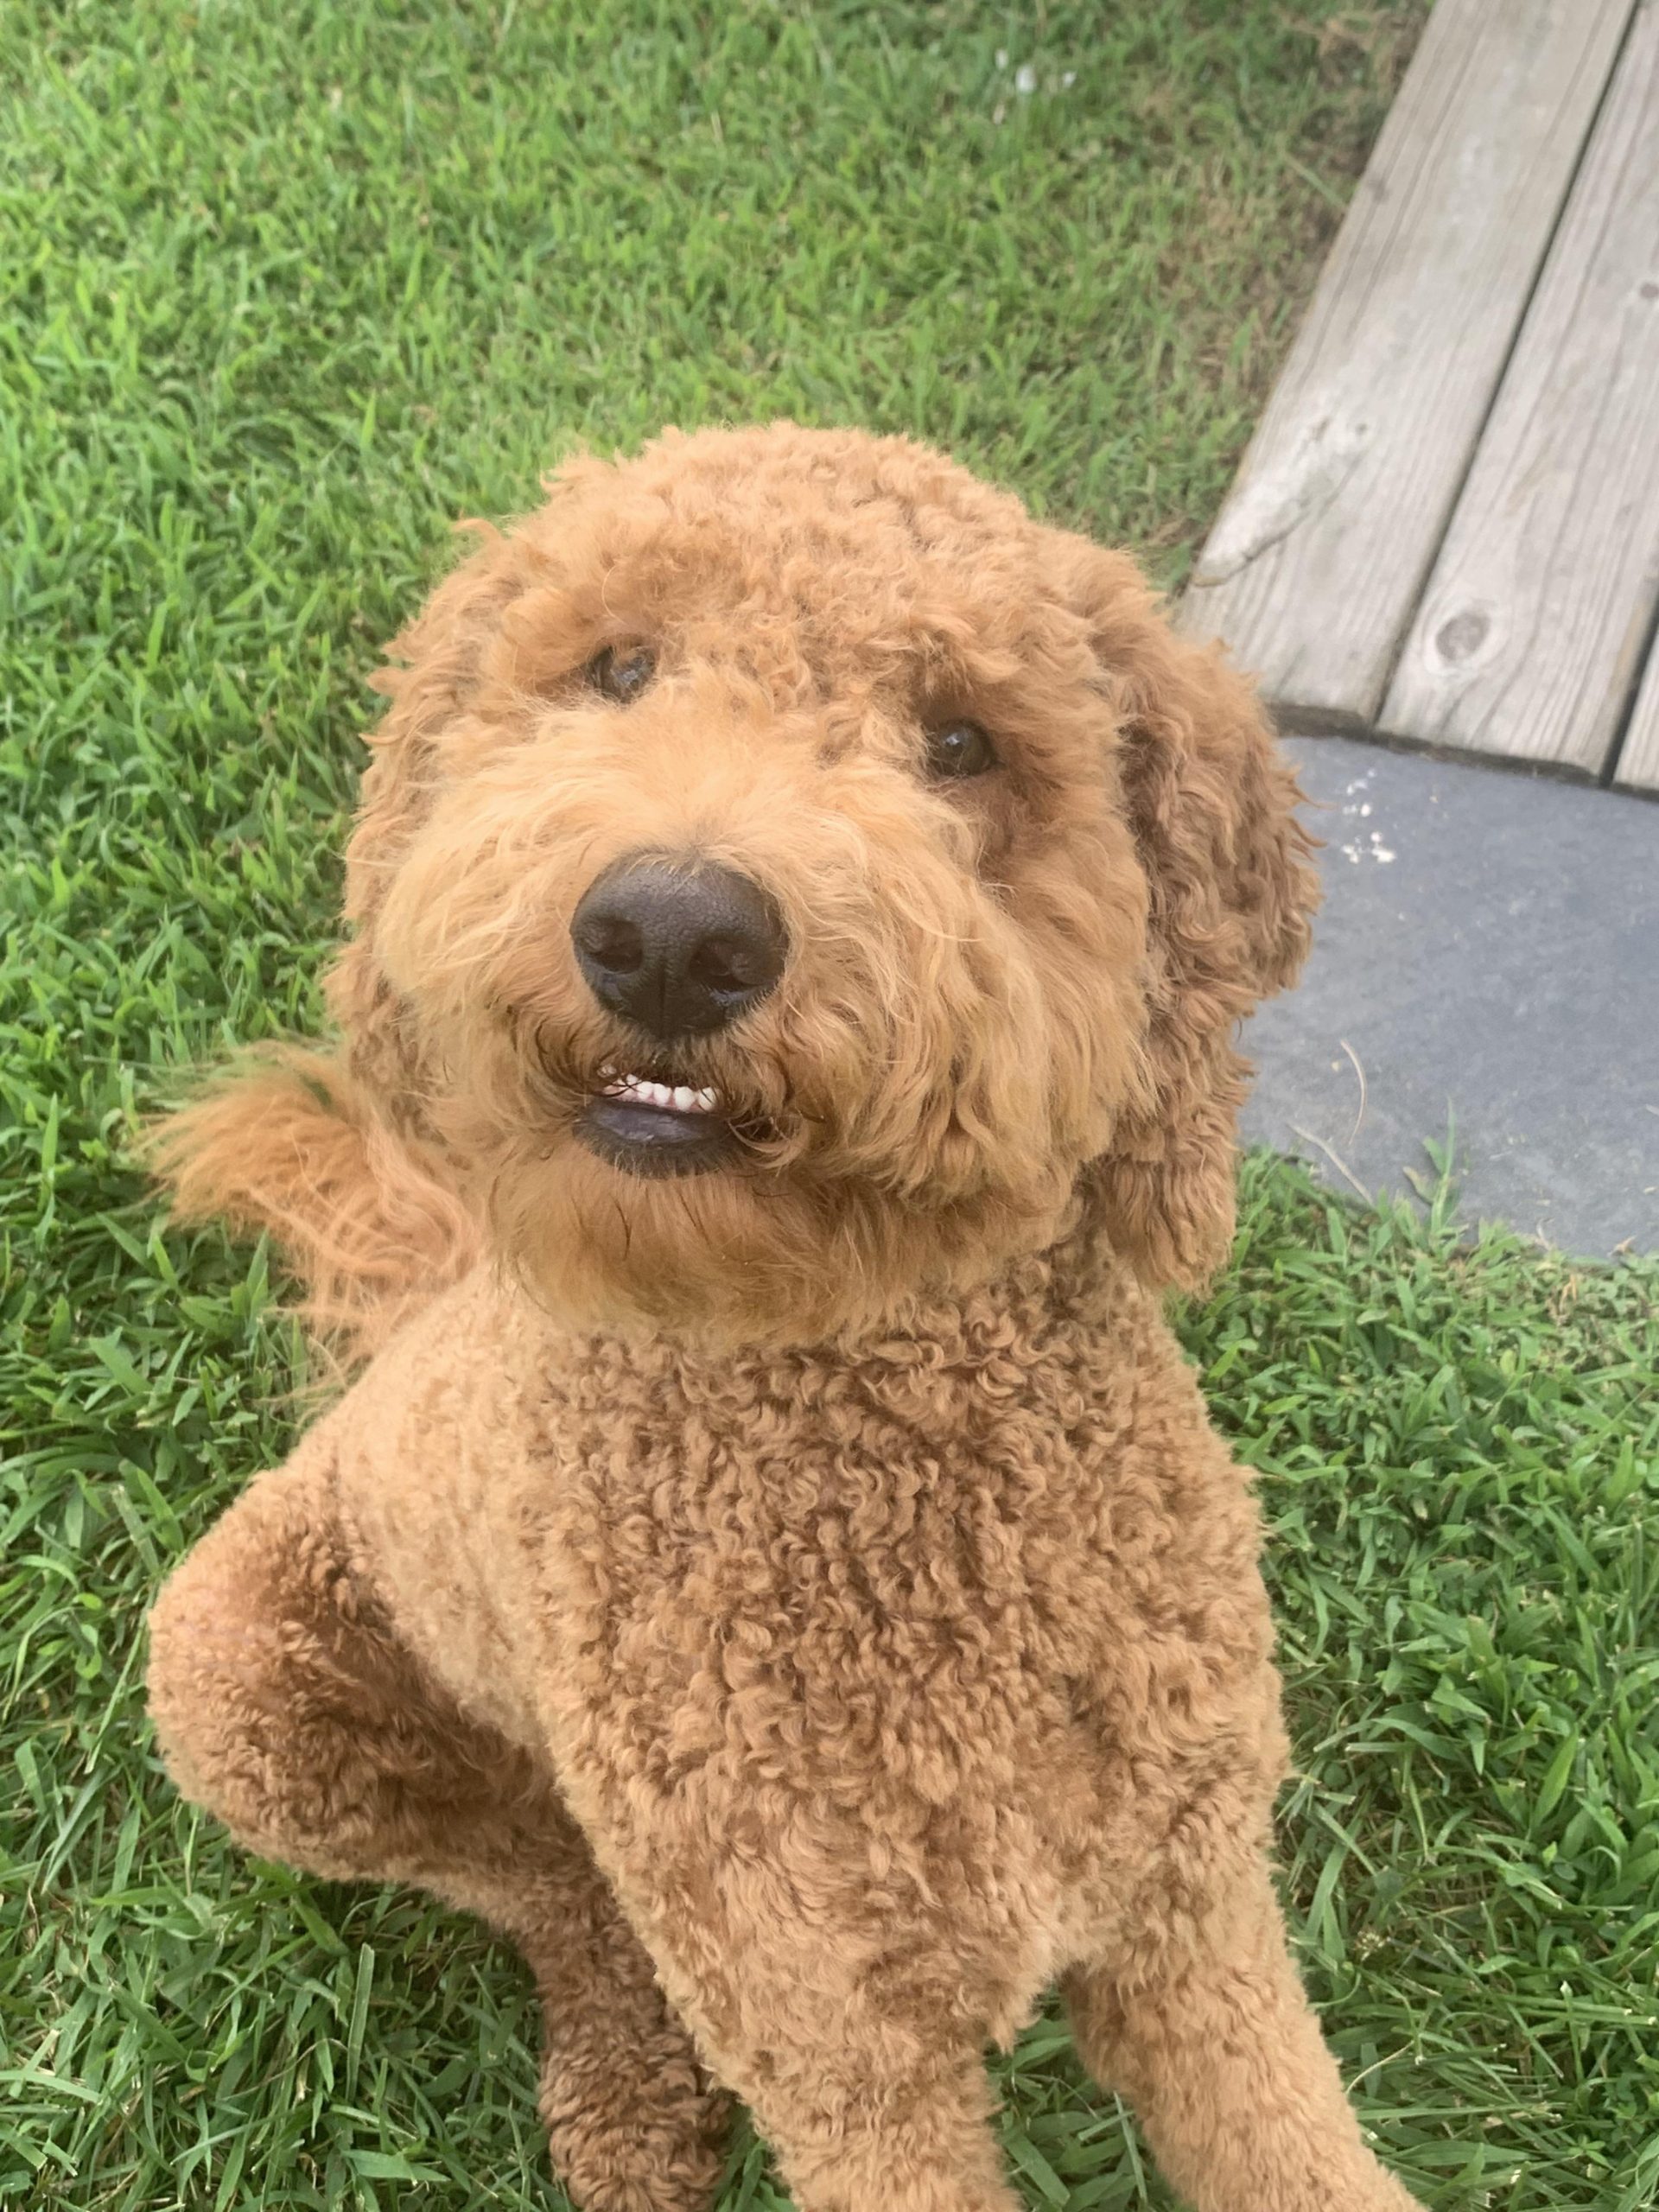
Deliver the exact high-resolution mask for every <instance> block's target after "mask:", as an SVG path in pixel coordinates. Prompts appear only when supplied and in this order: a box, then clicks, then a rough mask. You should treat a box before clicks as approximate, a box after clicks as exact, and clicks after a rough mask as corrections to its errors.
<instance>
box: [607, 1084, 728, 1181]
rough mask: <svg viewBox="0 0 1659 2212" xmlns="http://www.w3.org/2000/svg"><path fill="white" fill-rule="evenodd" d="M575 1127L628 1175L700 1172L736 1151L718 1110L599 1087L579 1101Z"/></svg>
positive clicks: (724, 1120) (724, 1162)
mask: <svg viewBox="0 0 1659 2212" xmlns="http://www.w3.org/2000/svg"><path fill="white" fill-rule="evenodd" d="M575 1133H576V1135H577V1136H578V1137H580V1138H581V1140H582V1142H583V1144H585V1145H586V1146H587V1147H588V1150H589V1151H590V1152H593V1153H596V1154H598V1155H599V1157H600V1158H601V1160H605V1161H607V1162H608V1164H609V1165H610V1166H613V1167H617V1168H620V1169H621V1170H622V1172H623V1173H625V1174H628V1175H646V1176H665V1175H701V1174H703V1173H706V1172H707V1171H708V1170H709V1169H710V1168H715V1167H721V1166H729V1165H730V1164H731V1162H732V1161H733V1160H736V1159H737V1158H738V1157H739V1154H740V1151H741V1147H740V1146H739V1143H738V1139H737V1135H736V1132H735V1131H734V1128H733V1127H732V1125H731V1123H730V1122H728V1121H727V1120H726V1118H725V1117H724V1116H723V1115H719V1114H715V1113H711V1112H709V1111H707V1110H706V1109H704V1110H700V1111H699V1110H694V1111H690V1112H686V1111H683V1110H682V1109H679V1108H678V1107H674V1106H658V1105H654V1104H652V1105H647V1104H642V1103H638V1102H636V1101H634V1100H632V1099H628V1098H619V1097H615V1096H608V1095H607V1094H606V1093H604V1092H601V1093H600V1094H599V1096H596V1097H594V1098H590V1099H589V1100H588V1103H587V1105H586V1106H584V1107H583V1109H582V1112H581V1113H580V1114H579V1115H578V1116H577V1117H576V1124H575Z"/></svg>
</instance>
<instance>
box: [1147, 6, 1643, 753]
mask: <svg viewBox="0 0 1659 2212" xmlns="http://www.w3.org/2000/svg"><path fill="white" fill-rule="evenodd" d="M1634 4H1635V0H1503V4H1502V5H1498V6H1495V5H1493V4H1492V0H1440V4H1439V5H1438V6H1437V7H1436V9H1435V10H1434V13H1433V16H1431V17H1430V19H1429V22H1428V25H1427V29H1425V31H1424V33H1423V36H1422V39H1421V42H1420V44H1419V47H1418V50H1417V53H1416V54H1415V55H1414V59H1413V61H1412V65H1411V67H1410V69H1409V70H1408V73H1407V76H1406V80H1405V83H1404V85H1403V86H1402V88H1401V92H1400V96H1399V98H1398V99H1397V100H1396V101H1395V105H1394V108H1393V110H1392V111H1391V112H1390V114H1389V119H1388V121H1387V123H1386V124H1384V126H1383V133H1382V136H1381V137H1380V138H1379V140H1378V142H1377V145H1376V151H1375V152H1374V154H1373V156H1372V159H1371V163H1370V168H1368V170H1367V171H1366V174H1365V176H1364V177H1363V179H1362V181H1361V183H1360V186H1359V188H1358V191H1357V193H1356V194H1355V198H1354V201H1353V204H1352V206H1351V208H1350V210H1349V213H1348V215H1347V218H1346V219H1345V220H1344V225H1343V227H1342V231H1341V232H1340V234H1339V236H1338V240H1337V243H1336V245H1335V246H1334V247H1333V249H1332V254H1331V257H1330V260H1329V262H1328V263H1327V264H1326V268H1325V276H1324V277H1323V279H1322V281H1321V283H1320V285H1319V291H1318V293H1317V295H1316V296H1315V298H1314V301H1313V307H1312V308H1311V309H1310V311H1309V314H1308V316H1307V319H1306V322H1305V324H1304V325H1303V327H1302V330H1301V333H1300V336H1299V338H1298V340H1297V342H1296V345H1295V346H1294V349H1293V352H1292V354H1291V358H1290V360H1289V363H1288V364H1287V367H1286V370H1285V372H1284V374H1283V375H1282V376H1281V379H1280V382H1279V385H1278V386H1277V388H1276V390H1275V391H1274V396H1273V398H1272V400H1271V401H1270V403H1269V404H1268V410H1267V412H1266V414H1265V415H1264V416H1263V418H1262V423H1261V426H1260V428H1259V429H1258V430H1257V433H1256V435H1255V438H1254V440H1253V441H1252V442H1251V445H1250V449H1249V453H1248V454H1246V456H1245V461H1244V465H1243V468H1242V469H1241V471H1240V474H1239V478H1238V481H1237V483H1236V485H1235V486H1234V490H1233V493H1232V494H1231V496H1230V499H1229V500H1228V502H1227V505H1226V506H1225V507H1224V510H1223V512H1222V514H1221V517H1220V519H1219V520H1218V522H1217V525H1216V528H1215V530H1214V531H1213V532H1212V534H1211V538H1210V542H1209V543H1208V544H1207V545H1206V547H1205V551H1204V554H1203V556H1202V557H1201V559H1200V561H1199V563H1198V569H1197V571H1196V573H1195V575H1194V576H1193V579H1192V585H1191V587H1190V588H1189V589H1188V591H1187V594H1186V595H1185V600H1184V601H1183V604H1182V610H1181V620H1182V623H1183V626H1184V627H1185V628H1186V629H1187V630H1188V631H1189V632H1192V633H1193V634H1196V635H1200V636H1220V637H1224V638H1226V639H1228V640H1229V642H1230V645H1232V647H1233V649H1234V652H1236V656H1237V658H1239V660H1240V661H1241V662H1242V663H1243V664H1244V665H1245V666H1246V667H1249V668H1251V669H1253V670H1255V671H1256V673H1257V675H1258V676H1259V677H1261V679H1262V684H1263V688H1264V690H1266V692H1267V695H1268V697H1269V699H1271V700H1272V701H1274V703H1275V704H1276V705H1278V706H1279V708H1280V709H1281V713H1283V714H1284V715H1285V718H1286V719H1287V720H1288V721H1301V722H1303V723H1304V724H1309V723H1312V724H1318V723H1320V722H1322V723H1323V724H1324V725H1325V727H1326V728H1332V727H1338V726H1350V727H1351V726H1354V725H1359V726H1365V725H1368V724H1369V723H1370V722H1371V721H1372V720H1373V719H1374V717H1375V716H1376V712H1377V710H1378V709H1379V708H1380V706H1381V705H1382V702H1383V692H1384V689H1385V687H1386V684H1387V682H1388V677H1389V668H1390V664H1391V662H1392V660H1393V658H1394V655H1395V651H1396V648H1397V646H1398V645H1399V641H1400V639H1401V638H1402V635H1403V634H1404V632H1405V630H1406V628H1407V626H1408V623H1409V621H1410V620H1411V617H1412V614H1413V612H1414V607H1415V604H1416V601H1417V597H1418V594H1419V593H1420V591H1421V588H1422V584H1423V581H1424V579H1425V577H1426V575H1427V572H1428V569H1429V568H1430V565H1431V563H1433V557H1434V553H1435V550H1436V548H1437V546H1438V544H1439V542H1440V536H1441V533H1442V531H1443V530H1444V528H1445V526H1446V518H1447V516H1448V515H1449V513H1450V512H1451V509H1452V503H1453V501H1454V499H1455V498H1456V495H1457V492H1458V488H1459V484H1460V483H1461V481H1462V479H1463V476H1464V474H1465V470H1466V468H1467V467H1468V465H1469V461H1470V456H1471V449H1472V447H1473V444H1474V442H1475V439H1476V436H1477V435H1478V431H1479V429H1480V426H1481V423H1482V421H1483V419H1484V416H1485V413H1486V410H1487V408H1488V406H1489V405H1490V404H1491V397H1492V393H1493V391H1494V390H1495V388H1496V386H1497V381H1498V378H1499V376H1500V374H1501V372H1502V370H1503V363H1504V359H1505V358H1506V355H1507V354H1508V352H1509V349H1510V345H1511V343H1512V341H1513V339H1514V335H1515V331H1516V325H1517V324H1518V322H1519V321H1520V318H1521V315H1522V310H1523V308H1524V307H1525V303H1526V301H1527V298H1528V296H1529V292H1530V290H1531V287H1532V285H1533V283H1534V281H1535V277H1536V275H1537V271H1538V270H1539V267H1540V265H1541V263H1542V261H1543V258H1544V255H1545V252H1546V250H1547V248H1548V244H1549V240H1550V237H1551V233H1552V231H1553V229H1554V224H1555V221H1556V219H1557V216H1558V214H1559V213H1560V208H1561V205H1562V203H1563V201H1564V200H1565V198H1566V195H1567V188H1568V186H1569V184H1570V182H1571V181H1572V178H1573V172H1574V170H1575V168H1576V167H1577V164H1578V162H1579V157H1580V152H1581V150H1582V148H1583V145H1584V142H1585V139H1586V135H1587V133H1588V131H1589V130H1590V126H1591V124H1592V120H1593V118H1594V116H1595V113H1596V110H1597V105H1598V103H1599V100H1600V99H1601V95H1602V93H1603V91H1604V89H1605V86H1606V82H1607V79H1608V75H1609V73H1610V72H1611V68H1612V66H1613V62H1614V60H1615V58H1616V56H1617V54H1618V48H1619V43H1620V40H1621V38H1622V36H1623V35H1624V29H1625V26H1626V24H1627V22H1628V21H1629V19H1630V14H1631V10H1632V7H1633V6H1634Z"/></svg>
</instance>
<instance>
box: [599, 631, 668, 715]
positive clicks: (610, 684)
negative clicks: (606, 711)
mask: <svg viewBox="0 0 1659 2212" xmlns="http://www.w3.org/2000/svg"><path fill="white" fill-rule="evenodd" d="M656 673H657V656H656V654H655V653H653V652H652V651H651V649H650V647H649V646H647V645H607V646H606V648H605V650H604V652H602V653H595V654H594V658H592V660H590V661H589V662H588V682H589V683H591V684H592V685H593V687H594V690H595V691H602V692H603V693H604V695H605V696H606V697H607V699H614V700H615V702H616V703H617V705H618V706H620V707H629V706H632V703H633V702H634V701H635V700H636V699H637V698H638V697H639V694H640V693H641V692H642V691H643V690H645V687H646V685H647V684H648V683H650V682H651V679H652V677H653V676H655V675H656Z"/></svg>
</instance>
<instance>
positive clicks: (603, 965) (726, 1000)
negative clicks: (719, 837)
mask: <svg viewBox="0 0 1659 2212" xmlns="http://www.w3.org/2000/svg"><path fill="white" fill-rule="evenodd" d="M570 938H571V942H572V944H574V945H575V948H576V958H577V961H578V962H579V963H580V964H581V968H582V974H583V975H584V976H586V977H587V978H588V988H590V989H591V990H592V992H593V994H594V997H595V998H596V999H597V1000H598V1001H599V1002H600V1004H601V1006H602V1007H608V1008H609V1009H610V1011H611V1012H612V1013H613V1014H626V1016H627V1018H628V1020H630V1021H632V1022H637V1023H638V1024H639V1027H640V1028H641V1029H644V1030H646V1031H648V1032H649V1033H650V1034H651V1035H652V1036H653V1037H656V1038H659V1039H661V1040H662V1041H663V1042H664V1044H666V1043H668V1042H669V1041H670V1040H671V1039H673V1038H676V1037H701V1036H706V1035H707V1034H708V1033H709V1031H710V1030H713V1029H723V1028H724V1027H725V1026H726V1024H727V1023H728V1021H735V1020H737V1017H738V1016H739V1014H747V1012H748V1010H749V1008H750V1007H752V1006H756V1005H758V1004H759V1003H760V1001H761V1000H762V999H763V998H765V996H766V993H767V992H768V991H769V990H771V989H772V986H773V984H775V983H776V982H777V981H778V978H779V976H781V975H782V974H783V972H784V956H785V953H786V951H787V950H788V941H787V939H786V938H785V935H784V926H783V924H782V922H781V921H780V920H779V917H778V912H777V909H776V908H775V907H774V906H773V905H772V901H771V899H768V898H767V896H766V893H765V892H764V891H763V890H762V889H761V888H760V885H759V884H758V883H752V882H751V881H750V880H749V879H748V877H747V875H740V874H738V872H737V870H736V869H735V868H720V867H717V866H716V865H715V863H714V862H713V861H686V862H683V863H682V862H678V861H668V860H642V861H618V862H617V863H616V865H615V866H614V867H613V868H607V870H606V871H605V873H604V874H603V875H601V877H600V878H599V880H598V881H597V882H596V883H594V885H593V886H592V887H590V888H589V890H588V893H587V894H586V895H585V897H584V898H583V899H582V904H581V905H580V906H578V907H577V909H576V911H575V914H574V915H573V916H572V917H571V920H570Z"/></svg>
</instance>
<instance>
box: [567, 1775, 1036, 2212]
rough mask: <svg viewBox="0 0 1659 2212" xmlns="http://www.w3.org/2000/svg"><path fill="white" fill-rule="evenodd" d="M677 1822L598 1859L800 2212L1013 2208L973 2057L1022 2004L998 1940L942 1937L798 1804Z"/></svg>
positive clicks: (981, 2069)
mask: <svg viewBox="0 0 1659 2212" xmlns="http://www.w3.org/2000/svg"><path fill="white" fill-rule="evenodd" d="M585 1810H586V1808H584V1811H585ZM637 1810H638V1808H637V1806H636V1808H634V1812H635V1815H636V1816H637ZM686 1810H687V1808H686V1807H685V1806H684V1804H683V1802H682V1803H681V1804H680V1805H679V1806H678V1807H677V1808H676V1809H675V1811H674V1812H673V1813H672V1814H670V1813H669V1811H668V1810H667V1808H664V1816H663V1820H662V1823H661V1826H660V1827H657V1828H656V1830H655V1834H654V1835H647V1834H642V1833H640V1832H639V1830H636V1832H635V1834H634V1836H633V1838H632V1842H631V1845H630V1846H629V1847H626V1848H625V1850H624V1852H623V1853H622V1854H621V1858H622V1862H623V1863H620V1864H619V1862H618V1859H617V1857H616V1856H615V1855H613V1853H610V1852H607V1853H604V1854H603V1855H605V1856H607V1857H609V1858H610V1859H611V1866H610V1872H611V1874H612V1878H613V1881H614V1882H615V1884H616V1885H617V1888H618V1891H619V1894H620V1897H621V1898H622V1900H623V1903H624V1905H625V1907H626V1910H628V1912H629V1915H630V1917H631V1918H632V1920H633V1922H634V1924H635V1927H636V1929H638V1930H639V1934H640V1936H642V1938H643V1940H644V1941H645V1945H646V1947H647V1948H648V1949H650V1950H651V1951H652V1954H653V1955H655V1957H656V1959H657V1961H658V1971H659V1973H660V1975H661V1978H662V1980H663V1984H664V1988H665V1989H666V1990H667V1992H668V1993H669V1995H670V1997H671V1999H672V2000H673V2003H674V2005H675V2006H676V2008H677V2010H678V2011H679V2012H680V2013H681V2015H682V2017H683V2018H685V2020H686V2021H687V2023H688V2024H689V2025H690V2028H691V2030H692V2031H693V2033H694V2035H695V2036H696V2041H697V2044H698V2048H699V2050H700V2051H701V2053H702V2057H703V2059H704V2061H705V2063H707V2064H708V2065H709V2068H710V2070H711V2071H712V2072H713V2074H714V2075H715V2077H716V2079H718V2080H720V2081H721V2082H723V2083H724V2084H725V2085H726V2086H727V2087H728V2088H731V2089H734V2090H735V2091H736V2092H737V2094H739V2095H741V2097H742V2098H743V2099H744V2100H745V2101H746V2102H747V2104H748V2106H749V2107H750V2109H751V2111H752V2112H753V2114H754V2118H755V2121H756V2124H757V2126H759V2127H760V2131H761V2133H763V2134H764V2135H765V2137H766V2139H767V2141H768V2142H769V2143H770V2144H771V2145H772V2150H773V2151H774V2152H775V2153H776V2155H777V2158H778V2162H779V2167H780V2169H781V2171H782V2173H783V2176H784V2177H785V2181H786V2182H787V2183H788V2186H789V2188H790V2190H791V2194H792V2196H793V2197H794V2200H795V2202H796V2204H797V2206H798V2208H799V2212H1018V2204H1019V2200H1018V2199H1017V2197H1016V2196H1014V2193H1013V2191H1012V2190H1010V2188H1009V2186H1008V2183H1007V2178H1006V2177H1005V2174H1004V2171H1003V2168H1002V2161H1001V2152H1000V2150H999V2147H998V2145H997V2142H996V2139H995V2135H994V2134H993V2133H992V2130H991V2127H990V2125H989V2120H990V2114H991V2109H992V2102H993V2100H992V2096H991V2092H990V2088H989V2084H988V2080H987V2076H986V2072H985V2066H984V2060H983V2052H984V2048H985V2045H986V2043H987V2042H988V2040H990V2039H991V2038H992V2037H994V2036H995V2035H998V2034H1001V2033H1006V2032H1007V2028H1008V2025H1009V2021H1010V2016H1011V2014H1014V2013H1017V2012H1020V2011H1023V2010H1024V2009H1025V2005H1026V2000H1027V1998H1028V1997H1029V1996H1032V1995H1034V1991H1033V1992H1027V1991H1025V1990H1023V1989H1014V1988H1013V1987H1011V1986H1009V1983H1008V1981H1007V1961H1006V1960H1005V1959H1003V1958H1001V1957H999V1956H996V1955H995V1947H994V1946H991V1945H988V1944H985V1943H981V1944H978V1945H976V1944H975V1943H974V1942H972V1939H971V1937H969V1939H968V1940H967V1941H966V1942H963V1943H957V1942H952V1940H951V1938H952V1935H953V1933H954V1932H956V1931H953V1929H952V1928H951V1926H950V1915H949V1914H948V1913H946V1912H944V1911H941V1910H939V1906H938V1899H937V1897H936V1898H935V1899H934V1900H933V1901H932V1906H931V1911H930V1910H928V1909H927V1908H925V1907H924V1906H923V1905H922V1904H921V1903H920V1901H919V1900H918V1898H917V1897H915V1896H914V1895H913V1894H912V1896H910V1897H904V1896H903V1895H902V1894H901V1893H900V1892H899V1891H898V1890H896V1889H895V1887H894V1886H893V1885H891V1884H890V1883H889V1882H886V1881H884V1880H883V1879H881V1878H880V1876H879V1875H873V1873H872V1866H871V1859H870V1852H869V1839H868V1834H866V1835H865V1836H864V1837H863V1838H862V1839H859V1838H858V1837H856V1836H855V1835H845V1834H843V1835H841V1836H839V1837H837V1838H836V1839H834V1840H826V1839H825V1838H824V1837H823V1835H822V1834H817V1835H813V1834H810V1830H811V1828H812V1825H813V1823H812V1820H811V1816H810V1813H809V1812H808V1811H807V1809H806V1808H797V1809H796V1810H795V1811H794V1812H793V1813H791V1815H789V1816H788V1817H787V1818H786V1820H785V1821H781V1822H779V1823H777V1824H775V1825H774V1824H772V1823H770V1822H768V1823H767V1827H768V1829H769V1832H768V1833H764V1834H763V1833H761V1832H760V1828H759V1827H758V1825H757V1823H756V1822H755V1821H753V1819H751V1820H749V1821H745V1822H743V1823H742V1831H741V1832H740V1833H739V1834H736V1835H720V1834H716V1833H715V1830H714V1828H713V1827H712V1826H711V1827H709V1830H708V1831H707V1833H706V1834H704V1836H703V1838H702V1841H701V1843H700V1844H699V1843H697V1842H688V1837H687V1832H686V1831H687V1825H688V1823H687V1821H686ZM730 1817H731V1815H730V1809H729V1808H728V1813H727V1818H728V1822H729V1821H730ZM930 1922H931V1925H930V1924H929V1923H930Z"/></svg>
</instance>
